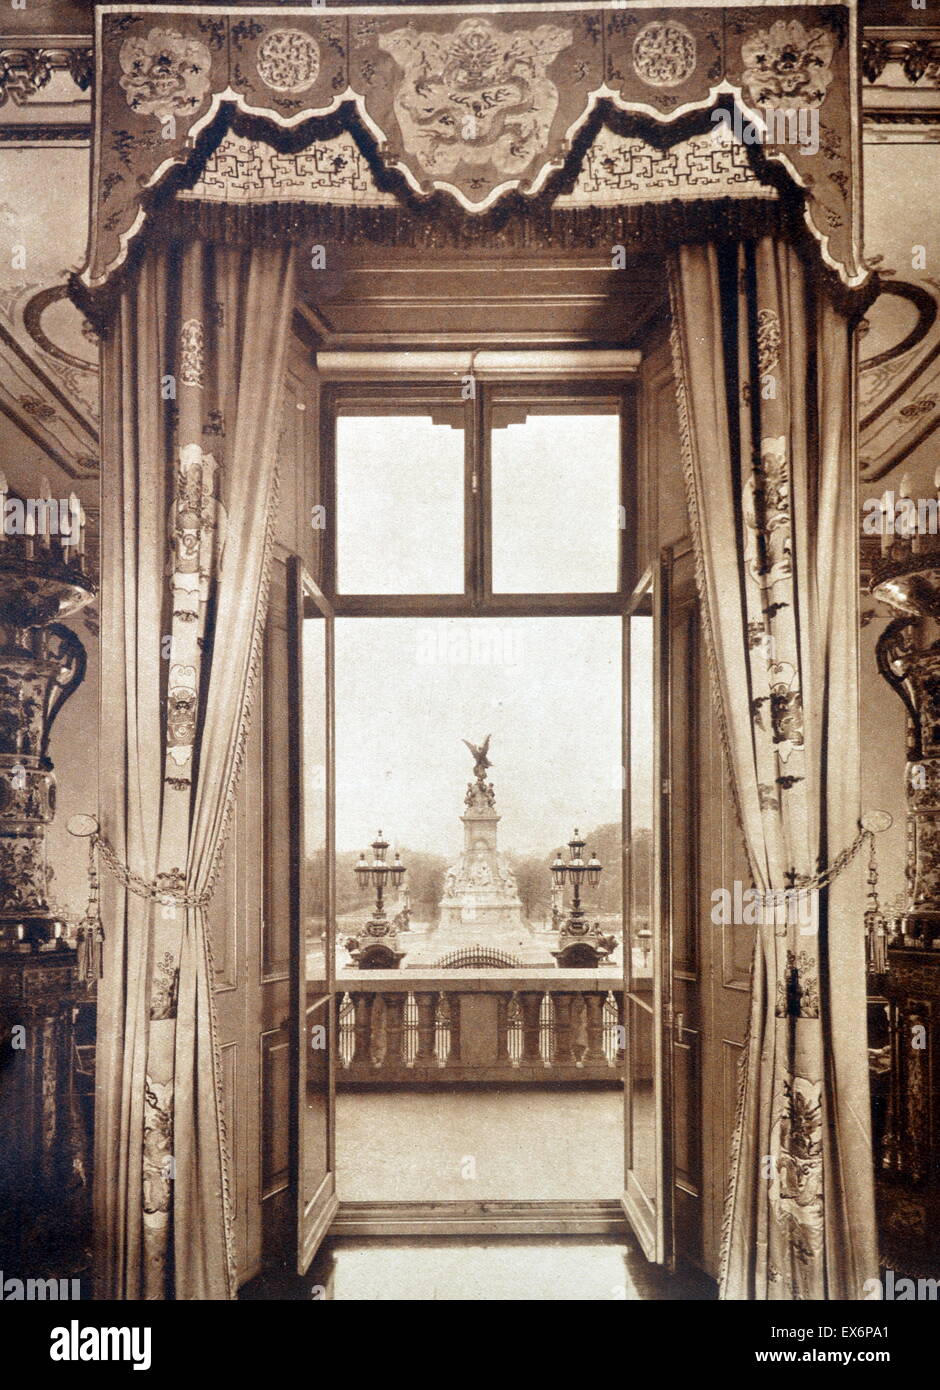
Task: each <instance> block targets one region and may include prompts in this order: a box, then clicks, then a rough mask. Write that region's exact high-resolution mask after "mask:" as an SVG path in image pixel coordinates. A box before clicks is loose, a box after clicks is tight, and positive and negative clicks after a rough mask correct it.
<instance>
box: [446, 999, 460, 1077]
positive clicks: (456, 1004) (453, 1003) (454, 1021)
mask: <svg viewBox="0 0 940 1390" xmlns="http://www.w3.org/2000/svg"><path fill="white" fill-rule="evenodd" d="M447 1007H448V1009H449V1010H450V1055H449V1057H448V1058H447V1060H448V1062H449V1064H450V1065H451V1066H452V1067H459V1066H460V995H459V994H451V993H448V995H447Z"/></svg>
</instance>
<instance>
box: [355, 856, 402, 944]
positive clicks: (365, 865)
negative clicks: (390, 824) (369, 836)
mask: <svg viewBox="0 0 940 1390" xmlns="http://www.w3.org/2000/svg"><path fill="white" fill-rule="evenodd" d="M387 850H388V841H387V840H384V839H383V838H382V832H381V830H380V831H379V833H378V837H377V839H375V840H373V841H372V862H371V864H370V863H369V861H368V860H367V859H366V856H365V853H363V854H361V855H360V856H359V862H358V864H357V865H356V878H357V880H358V883H359V887H360V888H361V889H362V890H363V892H367V891H368V889H369V887H370V886H371V885H374V887H375V908H374V910H373V912H372V916H371V917H370V919H369V921H368V922H367V923H366V925H365V926H364V927H363V929H362V939H360V940H357V939H352V940H350V941H347V943H346V948H347V950H348V951H349V954H350V955H351V956H352V958H353V960H354V961H355V963H356V965H357V966H358V967H359V969H360V970H397V969H398V966H399V964H400V962H401V960H402V957H403V956H404V955H405V952H404V951H402V950H400V949H399V947H398V930H397V928H396V926H395V924H394V923H393V922H389V920H388V916H387V915H386V912H385V885H386V883H387V882H388V880H389V878H391V880H392V884H393V885H394V886H395V887H398V885H399V884H400V883H401V881H402V879H403V878H404V876H405V866H404V864H403V863H402V862H401V856H400V855H398V854H396V855H395V862H394V864H389V863H388V861H387V860H386V858H385V855H386V852H387Z"/></svg>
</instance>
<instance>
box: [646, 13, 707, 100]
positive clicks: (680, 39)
mask: <svg viewBox="0 0 940 1390" xmlns="http://www.w3.org/2000/svg"><path fill="white" fill-rule="evenodd" d="M633 70H634V72H635V73H636V75H637V77H639V78H640V79H641V80H642V81H643V82H646V83H648V84H649V86H650V87H678V86H679V84H680V82H684V81H685V80H686V78H688V77H690V76H691V75H692V73H693V72H694V71H695V36H694V35H693V34H691V33H690V32H689V30H688V29H687V28H686V27H685V25H684V24H679V23H678V22H677V21H676V20H674V19H667V20H659V19H656V20H653V21H652V22H651V23H650V24H644V25H643V28H642V29H641V30H640V32H639V33H638V34H637V36H636V38H635V39H634V40H633Z"/></svg>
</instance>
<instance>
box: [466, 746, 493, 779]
mask: <svg viewBox="0 0 940 1390" xmlns="http://www.w3.org/2000/svg"><path fill="white" fill-rule="evenodd" d="M492 737H493V735H492V734H487V736H486V738H485V739H484V740H483V742H482V743H481V744H480V746H479V748H478V747H477V746H476V744H475V743H471V742H470V741H469V739H466V738H465V739H462V740H461V742H463V743H465V744H466V745H467V747H468V748H469V749H470V752H471V753H472V754H473V773H474V776H475V777H476V779H477V781H478V782H485V781H486V769H487V768H488V767H492V766H493V764H492V763H491V762H490V760H489V758H488V757H487V756H486V755H487V753H488V752H489V751H490V739H491V738H492Z"/></svg>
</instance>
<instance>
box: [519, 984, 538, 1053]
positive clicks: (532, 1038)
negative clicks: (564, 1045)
mask: <svg viewBox="0 0 940 1390" xmlns="http://www.w3.org/2000/svg"><path fill="white" fill-rule="evenodd" d="M519 1003H520V1006H521V1008H522V1061H523V1064H526V1063H527V1064H528V1065H529V1066H540V1065H541V1062H542V1049H541V1032H542V994H541V992H539V993H537V994H536V993H534V992H532V991H531V990H520V992H519Z"/></svg>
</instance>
